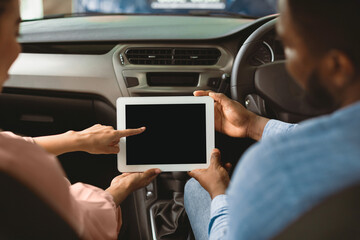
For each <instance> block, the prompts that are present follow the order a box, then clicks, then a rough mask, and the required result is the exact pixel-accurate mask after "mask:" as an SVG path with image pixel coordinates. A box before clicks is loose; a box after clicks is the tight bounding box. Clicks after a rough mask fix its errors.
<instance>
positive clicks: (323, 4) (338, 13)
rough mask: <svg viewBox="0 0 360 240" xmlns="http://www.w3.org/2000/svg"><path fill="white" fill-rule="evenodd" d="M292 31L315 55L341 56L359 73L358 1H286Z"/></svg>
mask: <svg viewBox="0 0 360 240" xmlns="http://www.w3.org/2000/svg"><path fill="white" fill-rule="evenodd" d="M287 3H288V7H289V10H290V15H291V18H292V20H293V22H294V24H295V28H296V29H297V30H298V32H299V33H300V34H301V35H302V37H303V39H304V40H305V43H306V45H307V46H309V49H310V50H311V51H312V52H314V53H317V54H322V53H326V52H327V51H329V50H331V49H337V50H340V51H342V52H344V53H345V54H346V55H347V56H348V57H349V58H350V59H351V60H352V61H353V64H354V65H355V67H356V68H357V71H360V28H359V26H358V24H359V23H360V14H359V10H360V0H341V1H339V0H326V1H317V0H315V1H314V0H287Z"/></svg>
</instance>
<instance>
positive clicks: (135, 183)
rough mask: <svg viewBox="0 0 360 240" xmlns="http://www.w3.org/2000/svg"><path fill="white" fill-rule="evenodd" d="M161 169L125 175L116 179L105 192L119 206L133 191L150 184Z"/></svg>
mask: <svg viewBox="0 0 360 240" xmlns="http://www.w3.org/2000/svg"><path fill="white" fill-rule="evenodd" d="M160 172H161V171H160V169H157V168H154V169H149V170H147V171H146V172H143V173H123V174H121V175H119V176H117V177H115V178H114V179H113V180H112V181H111V184H110V187H109V188H107V189H106V190H105V191H107V192H108V193H110V194H111V195H112V196H113V198H114V202H115V204H116V205H117V206H118V205H119V204H120V203H121V202H122V201H124V199H125V198H126V197H127V196H128V195H129V194H130V193H132V192H133V191H135V190H137V189H139V188H142V187H145V186H147V185H149V184H150V182H151V181H152V180H154V179H155V178H156V177H157V176H158V175H159V173H160Z"/></svg>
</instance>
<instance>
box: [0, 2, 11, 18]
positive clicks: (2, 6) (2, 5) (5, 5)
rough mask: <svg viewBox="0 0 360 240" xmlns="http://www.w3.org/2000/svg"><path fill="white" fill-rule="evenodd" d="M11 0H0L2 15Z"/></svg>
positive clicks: (0, 13)
mask: <svg viewBox="0 0 360 240" xmlns="http://www.w3.org/2000/svg"><path fill="white" fill-rule="evenodd" d="M11 1H13V0H0V15H2V14H3V13H4V12H5V10H6V7H7V5H8V4H9V2H11Z"/></svg>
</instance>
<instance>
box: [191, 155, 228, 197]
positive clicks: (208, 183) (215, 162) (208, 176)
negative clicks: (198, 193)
mask: <svg viewBox="0 0 360 240" xmlns="http://www.w3.org/2000/svg"><path fill="white" fill-rule="evenodd" d="M225 167H226V168H227V169H225V168H224V167H223V166H222V165H221V162H220V151H219V150H218V149H214V150H213V152H212V154H211V163H210V166H209V168H207V169H196V170H193V171H191V172H189V175H190V176H191V177H193V178H195V179H196V180H197V181H198V182H199V183H200V185H201V186H202V187H203V188H204V189H205V190H206V191H208V193H209V194H210V196H211V199H214V198H215V197H216V196H218V195H221V194H224V193H225V191H226V189H227V187H228V185H229V182H230V178H229V173H228V170H230V168H231V165H230V164H227V165H225Z"/></svg>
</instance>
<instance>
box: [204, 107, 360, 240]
mask: <svg viewBox="0 0 360 240" xmlns="http://www.w3.org/2000/svg"><path fill="white" fill-rule="evenodd" d="M359 181H360V103H359V102H358V103H356V104H353V105H351V106H349V107H346V108H344V109H340V110H338V111H337V112H335V113H333V114H331V115H328V116H324V117H320V118H316V119H313V120H309V121H305V122H303V123H301V124H300V125H293V124H286V123H282V122H280V121H276V120H271V121H269V122H268V124H267V125H266V127H265V130H264V132H263V136H262V140H261V141H260V142H259V143H257V144H255V145H254V146H252V147H251V148H250V149H249V150H248V151H247V152H246V153H245V154H244V156H243V157H242V159H241V162H239V164H238V165H237V166H236V169H235V171H234V174H233V178H232V179H231V184H230V186H229V188H228V191H227V193H226V195H219V196H217V197H216V198H214V199H213V201H212V203H211V219H210V224H209V238H210V239H246V240H251V239H270V238H271V237H274V236H275V235H276V234H278V233H279V232H281V230H283V229H284V228H285V227H286V226H287V225H288V224H290V223H291V222H293V221H294V220H296V219H297V218H298V217H299V216H301V215H302V214H303V213H304V212H306V211H307V210H309V209H310V208H312V207H313V206H314V205H316V204H318V203H319V202H321V201H322V200H324V199H325V198H326V197H328V196H329V195H331V194H333V193H336V192H338V191H340V190H341V189H343V188H345V187H348V186H351V185H353V184H355V183H357V182H359Z"/></svg>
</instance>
